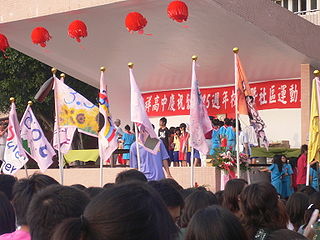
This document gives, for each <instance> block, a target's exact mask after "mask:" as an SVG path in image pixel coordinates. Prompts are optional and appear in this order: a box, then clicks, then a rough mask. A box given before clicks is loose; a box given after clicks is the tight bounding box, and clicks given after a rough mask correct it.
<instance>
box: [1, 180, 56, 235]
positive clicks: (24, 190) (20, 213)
mask: <svg viewBox="0 0 320 240" xmlns="http://www.w3.org/2000/svg"><path fill="white" fill-rule="evenodd" d="M53 184H59V183H58V182H57V181H56V180H55V179H53V178H52V177H49V176H47V175H43V174H33V175H32V176H30V177H29V178H24V179H20V180H19V181H17V182H16V183H15V185H14V186H13V199H12V205H13V207H14V209H15V212H16V219H17V225H18V228H17V230H16V231H15V232H12V233H7V234H3V235H1V236H0V240H31V236H30V233H29V227H28V225H27V219H26V214H27V210H28V207H29V204H30V202H31V199H32V197H33V195H34V194H36V193H37V192H39V191H40V190H42V189H44V188H46V187H47V186H50V185H53Z"/></svg>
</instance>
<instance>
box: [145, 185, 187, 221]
mask: <svg viewBox="0 0 320 240" xmlns="http://www.w3.org/2000/svg"><path fill="white" fill-rule="evenodd" d="M148 185H150V186H151V187H152V188H153V189H155V190H156V191H157V192H158V193H159V194H160V196H161V197H162V199H163V201H164V203H165V204H166V206H167V208H168V211H169V213H170V215H171V217H172V219H173V221H174V222H175V223H178V221H179V219H180V213H181V210H182V208H183V206H184V202H183V198H182V196H181V194H180V193H179V192H178V191H177V190H176V189H175V188H174V187H173V186H171V185H170V184H169V183H166V182H162V181H158V182H156V181H150V182H149V183H148Z"/></svg>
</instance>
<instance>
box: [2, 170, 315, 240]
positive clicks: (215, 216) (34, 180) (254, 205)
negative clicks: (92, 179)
mask: <svg viewBox="0 0 320 240" xmlns="http://www.w3.org/2000/svg"><path fill="white" fill-rule="evenodd" d="M319 209H320V193H319V192H317V191H316V190H315V189H313V188H312V187H311V186H308V187H306V186H302V187H300V189H298V191H297V192H295V193H293V194H292V195H291V196H290V197H289V198H288V200H286V199H285V198H281V197H280V196H279V194H278V192H277V189H276V188H275V187H274V186H273V185H272V184H270V183H267V182H258V183H253V184H248V183H247V181H245V180H243V179H232V180H229V181H228V182H227V184H226V186H225V189H224V190H223V191H219V192H216V193H213V192H211V191H210V190H209V189H206V188H205V187H202V186H199V187H195V188H188V189H183V188H182V187H181V186H180V185H179V184H178V183H177V182H176V181H175V180H173V179H162V180H159V181H147V178H146V176H145V175H144V174H143V173H141V172H139V171H137V170H135V169H131V170H126V171H123V172H121V173H119V174H118V176H117V177H116V179H115V183H108V184H106V185H105V186H104V187H103V188H99V187H89V188H87V187H85V186H83V185H81V184H75V185H72V186H62V185H60V184H59V183H58V182H57V181H56V180H54V179H53V178H51V177H50V176H47V175H43V174H34V175H32V176H30V177H28V178H25V179H19V180H17V179H16V178H15V177H13V176H9V175H3V174H2V175H0V240H5V239H6V240H9V239H11V240H15V239H16V240H18V239H19V240H29V239H32V240H86V239H88V240H180V239H181V240H236V239H237V240H253V239H255V240H278V239H279V240H286V239H288V240H289V239H290V240H299V239H319V237H320V224H319Z"/></svg>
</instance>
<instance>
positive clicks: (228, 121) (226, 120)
mask: <svg viewBox="0 0 320 240" xmlns="http://www.w3.org/2000/svg"><path fill="white" fill-rule="evenodd" d="M224 124H225V125H226V126H228V127H229V126H231V125H232V120H231V119H229V118H225V119H224Z"/></svg>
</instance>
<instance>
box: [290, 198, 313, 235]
mask: <svg viewBox="0 0 320 240" xmlns="http://www.w3.org/2000/svg"><path fill="white" fill-rule="evenodd" d="M308 206H309V198H308V195H306V194H304V193H301V192H296V193H294V194H292V195H291V196H290V197H289V199H288V202H287V205H286V209H287V213H288V215H289V218H290V222H291V223H292V225H293V226H294V229H295V230H296V231H298V229H299V227H300V226H301V225H302V224H303V223H304V213H305V211H306V210H307V208H308Z"/></svg>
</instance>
